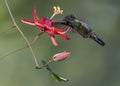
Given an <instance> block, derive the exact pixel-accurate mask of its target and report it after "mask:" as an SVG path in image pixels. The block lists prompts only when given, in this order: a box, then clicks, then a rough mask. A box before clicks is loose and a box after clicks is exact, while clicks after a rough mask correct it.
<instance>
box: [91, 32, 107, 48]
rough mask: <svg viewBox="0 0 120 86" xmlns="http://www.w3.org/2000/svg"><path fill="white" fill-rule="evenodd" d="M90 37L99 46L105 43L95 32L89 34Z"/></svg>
mask: <svg viewBox="0 0 120 86" xmlns="http://www.w3.org/2000/svg"><path fill="white" fill-rule="evenodd" d="M90 38H91V39H93V40H94V41H96V42H97V43H98V44H99V45H101V46H104V45H105V43H104V42H103V41H102V40H101V39H100V38H99V37H98V36H97V35H96V34H95V33H93V34H91V35H90Z"/></svg>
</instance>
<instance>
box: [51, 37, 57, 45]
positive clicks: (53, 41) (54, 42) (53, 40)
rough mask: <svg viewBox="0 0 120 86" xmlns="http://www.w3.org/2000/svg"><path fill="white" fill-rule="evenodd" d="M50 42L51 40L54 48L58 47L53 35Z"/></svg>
mask: <svg viewBox="0 0 120 86" xmlns="http://www.w3.org/2000/svg"><path fill="white" fill-rule="evenodd" d="M51 40H52V43H53V44H54V45H55V46H58V43H57V41H56V39H55V36H54V35H51Z"/></svg>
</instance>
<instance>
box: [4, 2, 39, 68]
mask: <svg viewBox="0 0 120 86" xmlns="http://www.w3.org/2000/svg"><path fill="white" fill-rule="evenodd" d="M4 2H5V5H6V7H7V9H8V12H9V14H10V17H11V19H12V22H13V24H14V25H15V26H16V28H17V30H18V31H19V33H20V34H21V35H22V37H23V38H24V40H25V41H26V43H27V45H28V47H29V49H30V51H31V54H32V56H33V59H34V61H35V66H36V68H37V67H39V64H38V62H37V59H36V57H35V54H34V52H33V49H32V47H31V45H30V43H29V41H28V40H27V38H26V36H25V35H24V34H23V32H22V31H21V29H20V28H19V27H18V25H17V23H16V21H15V19H14V17H13V15H12V13H11V10H10V8H9V5H8V2H7V0H4Z"/></svg>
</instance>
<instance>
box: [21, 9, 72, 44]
mask: <svg viewBox="0 0 120 86" xmlns="http://www.w3.org/2000/svg"><path fill="white" fill-rule="evenodd" d="M59 13H62V11H61V10H60V8H59V7H54V14H59ZM33 17H34V20H26V19H23V20H22V22H23V23H26V24H29V25H35V26H36V27H38V28H39V29H40V30H41V31H44V32H46V33H47V34H49V35H50V37H51V40H52V43H53V44H54V45H55V46H57V45H58V43H57V42H56V39H55V35H59V36H60V37H62V38H63V39H65V40H69V39H70V38H69V37H68V36H67V35H66V34H65V31H64V30H62V29H58V28H54V27H52V24H53V23H54V22H53V21H52V20H50V19H48V18H47V17H44V18H43V20H40V19H39V18H38V16H37V13H36V8H34V12H33Z"/></svg>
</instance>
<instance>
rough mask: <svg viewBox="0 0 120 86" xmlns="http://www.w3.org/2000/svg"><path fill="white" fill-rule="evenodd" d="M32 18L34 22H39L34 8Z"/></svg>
mask: <svg viewBox="0 0 120 86" xmlns="http://www.w3.org/2000/svg"><path fill="white" fill-rule="evenodd" d="M33 17H34V20H35V21H38V20H40V19H39V18H38V16H37V13H36V8H34V13H33Z"/></svg>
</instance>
